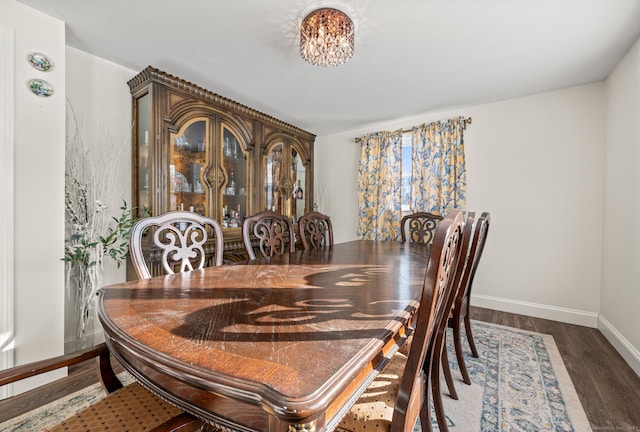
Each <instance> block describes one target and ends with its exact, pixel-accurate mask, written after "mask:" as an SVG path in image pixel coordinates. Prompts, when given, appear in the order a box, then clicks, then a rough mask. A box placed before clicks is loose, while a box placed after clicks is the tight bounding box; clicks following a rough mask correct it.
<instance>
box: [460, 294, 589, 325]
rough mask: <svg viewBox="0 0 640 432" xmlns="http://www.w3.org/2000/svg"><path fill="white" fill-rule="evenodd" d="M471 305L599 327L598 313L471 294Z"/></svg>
mask: <svg viewBox="0 0 640 432" xmlns="http://www.w3.org/2000/svg"><path fill="white" fill-rule="evenodd" d="M471 305H472V306H478V307H482V308H487V309H494V310H499V311H503V312H510V313H515V314H520V315H527V316H532V317H535V318H543V319H548V320H552V321H560V322H564V323H568V324H576V325H581V326H585V327H592V328H597V327H598V314H597V313H596V312H588V311H581V310H577V309H569V308H562V307H558V306H551V305H545V304H539V303H529V302H523V301H519V300H511V299H505V298H501V297H491V296H485V295H474V294H471Z"/></svg>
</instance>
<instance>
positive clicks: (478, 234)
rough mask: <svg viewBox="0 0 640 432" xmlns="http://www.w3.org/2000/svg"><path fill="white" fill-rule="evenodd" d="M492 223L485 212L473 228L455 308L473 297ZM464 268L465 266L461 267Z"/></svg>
mask: <svg viewBox="0 0 640 432" xmlns="http://www.w3.org/2000/svg"><path fill="white" fill-rule="evenodd" d="M490 223H491V216H490V214H489V212H483V213H482V214H481V215H480V217H479V218H478V219H477V220H476V221H475V223H474V226H473V240H472V241H471V244H470V245H469V252H468V255H467V260H466V264H465V265H464V270H463V272H462V276H461V278H460V286H459V287H458V292H457V294H456V299H455V305H454V307H459V305H460V304H461V303H462V302H463V301H464V300H465V298H466V299H467V301H468V300H469V296H470V295H471V286H472V285H473V279H474V278H475V275H476V270H477V268H478V263H479V262H480V258H481V257H482V252H483V251H484V245H485V242H486V240H487V235H488V234H489V225H490ZM459 267H463V266H459Z"/></svg>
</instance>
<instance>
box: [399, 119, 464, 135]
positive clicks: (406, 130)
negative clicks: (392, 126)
mask: <svg viewBox="0 0 640 432" xmlns="http://www.w3.org/2000/svg"><path fill="white" fill-rule="evenodd" d="M462 120H463V121H464V127H467V125H470V124H471V123H472V118H471V117H467V118H466V119H462ZM412 130H413V128H412V129H402V133H407V132H411V131H412Z"/></svg>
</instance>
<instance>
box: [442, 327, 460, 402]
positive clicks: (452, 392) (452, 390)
mask: <svg viewBox="0 0 640 432" xmlns="http://www.w3.org/2000/svg"><path fill="white" fill-rule="evenodd" d="M445 339H446V336H445ZM442 345H443V348H442V372H443V373H444V379H445V381H446V382H447V387H448V388H449V396H451V398H452V399H455V400H458V393H457V392H456V386H455V385H454V384H453V377H452V376H451V367H449V354H448V353H447V343H446V341H445V343H443V344H442Z"/></svg>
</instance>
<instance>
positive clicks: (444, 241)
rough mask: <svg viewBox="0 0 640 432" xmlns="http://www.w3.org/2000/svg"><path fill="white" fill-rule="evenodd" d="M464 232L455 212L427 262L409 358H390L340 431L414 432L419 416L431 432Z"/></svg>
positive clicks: (439, 230) (445, 222)
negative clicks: (433, 391) (440, 350)
mask: <svg viewBox="0 0 640 432" xmlns="http://www.w3.org/2000/svg"><path fill="white" fill-rule="evenodd" d="M463 229H464V219H463V215H462V213H461V212H460V211H458V210H452V211H450V212H449V213H448V214H447V216H446V217H445V218H444V219H443V220H442V221H441V223H440V224H439V226H438V228H437V230H436V232H435V236H434V239H433V243H432V246H431V253H430V256H429V259H428V262H427V270H426V275H425V280H424V284H423V288H422V295H421V299H420V307H419V308H418V312H417V318H416V320H415V323H416V324H415V327H414V330H413V343H412V344H411V347H410V349H409V352H408V355H404V354H402V353H401V352H396V353H394V354H393V355H392V356H391V358H390V360H389V362H388V363H387V364H386V366H385V367H384V368H383V369H382V370H381V372H380V373H379V374H378V376H377V377H376V378H375V379H374V380H373V382H372V383H371V384H370V385H369V387H368V388H367V389H366V390H365V391H364V392H363V393H362V395H360V397H359V399H358V400H357V401H356V403H355V404H354V405H353V406H352V407H351V409H350V411H349V412H348V413H347V414H346V415H345V416H344V417H343V419H342V420H341V421H340V423H339V424H338V426H337V428H336V430H337V431H344V432H368V431H372V430H375V431H377V430H381V431H392V432H404V431H411V430H413V427H414V424H415V422H416V420H417V418H418V416H419V417H420V423H421V426H422V430H423V431H424V430H426V431H431V430H432V427H431V407H430V388H431V385H430V382H431V379H432V376H433V374H432V372H431V371H432V366H433V364H434V362H439V361H440V357H439V356H436V354H435V352H434V349H435V337H436V334H437V329H438V328H439V327H441V324H442V322H443V320H446V315H445V314H446V313H447V312H448V311H447V310H446V305H447V303H448V302H449V298H450V297H451V295H452V292H453V284H452V282H453V276H454V273H455V271H456V268H457V265H458V261H459V258H460V251H461V241H462V233H463ZM444 430H446V429H444Z"/></svg>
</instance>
